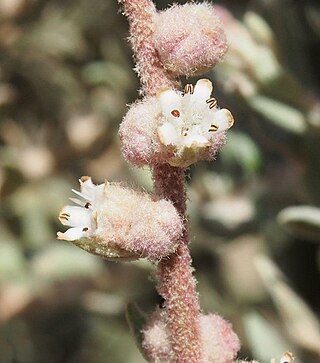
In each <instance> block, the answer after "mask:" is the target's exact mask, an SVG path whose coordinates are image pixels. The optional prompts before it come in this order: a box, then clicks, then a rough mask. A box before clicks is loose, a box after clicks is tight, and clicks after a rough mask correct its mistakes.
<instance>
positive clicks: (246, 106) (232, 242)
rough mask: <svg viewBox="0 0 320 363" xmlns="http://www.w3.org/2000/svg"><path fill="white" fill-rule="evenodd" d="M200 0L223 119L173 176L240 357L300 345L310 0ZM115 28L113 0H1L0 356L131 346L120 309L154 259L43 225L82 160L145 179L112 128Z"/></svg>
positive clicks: (121, 38)
mask: <svg viewBox="0 0 320 363" xmlns="http://www.w3.org/2000/svg"><path fill="white" fill-rule="evenodd" d="M184 2H185V1H181V3H184ZM217 3H219V4H220V5H223V6H225V7H226V8H227V9H228V11H230V14H233V15H232V16H231V17H230V15H228V16H229V20H228V24H226V31H227V33H228V36H229V40H230V49H229V53H228V55H227V57H226V60H225V61H224V63H222V64H221V65H219V66H218V67H217V68H216V69H215V70H214V71H213V72H212V73H210V74H209V75H208V76H209V77H211V78H212V79H213V80H214V83H215V86H216V87H215V92H216V96H217V99H218V100H219V103H220V105H221V106H225V107H227V108H229V109H232V110H233V113H234V115H235V119H236V124H235V126H234V128H233V129H232V131H231V132H230V136H229V142H228V144H227V145H226V147H225V148H224V149H223V150H222V152H221V154H220V155H219V157H218V159H217V161H216V162H214V163H200V164H198V165H197V166H196V167H192V169H191V170H190V178H189V179H188V188H189V195H190V203H189V204H190V205H189V214H190V218H191V221H192V226H191V236H192V239H193V243H192V245H191V248H192V253H193V256H194V265H195V267H196V276H197V278H198V280H199V284H198V287H199V292H200V297H201V303H202V306H203V309H204V311H206V312H209V311H218V312H219V313H221V314H222V315H224V316H225V317H226V318H228V319H229V320H231V321H232V322H233V324H234V327H235V330H236V331H237V333H238V334H239V336H240V337H241V340H242V343H243V348H242V352H241V356H242V357H248V358H250V357H253V356H254V357H255V358H256V359H259V360H261V362H262V363H266V362H268V360H269V358H271V357H279V356H280V355H281V353H282V351H285V350H291V351H293V352H294V353H295V355H296V356H297V357H298V362H300V363H316V362H319V361H320V333H319V313H320V288H319V286H320V246H319V242H320V209H319V208H320V206H319V203H320V188H319V185H320V97H319V92H320V71H319V66H318V65H319V63H320V42H319V38H320V20H319V19H320V6H319V2H318V1H316V0H315V1H311V0H309V1H293V0H251V1H244V0H241V1H232V0H225V1H217ZM167 4H168V2H167V1H158V2H157V5H158V6H159V8H164V7H165V6H167ZM126 36H127V23H126V20H125V19H124V18H123V17H122V16H121V14H120V13H119V11H118V6H117V3H116V1H113V0H112V1H111V0H91V1H87V0H66V1H61V0H0V196H1V204H0V216H1V219H0V230H1V234H0V352H1V354H0V363H13V362H15V363H42V362H47V363H65V362H69V363H82V362H83V363H84V362H92V363H100V362H101V363H103V362H112V363H124V362H125V363H140V362H143V361H144V360H143V358H142V356H141V354H140V353H139V351H138V349H137V347H136V346H135V343H134V339H133V337H132V336H131V333H130V331H129V328H128V325H127V323H126V321H125V310H126V305H127V304H128V303H129V302H136V303H137V304H138V306H139V307H140V308H141V309H142V310H143V311H146V312H148V311H150V310H151V309H153V307H154V306H155V305H156V304H157V303H161V301H159V298H158V297H157V295H156V293H155V289H154V287H153V283H152V281H150V278H149V275H150V273H152V270H153V267H152V266H151V265H150V264H148V263H147V262H145V261H140V262H136V263H132V264H115V263H110V262H104V261H102V260H100V259H99V258H96V257H94V256H90V255H88V254H86V253H85V252H83V251H80V250H78V249H77V248H75V247H73V246H71V245H68V244H67V243H65V242H58V241H56V240H55V233H56V231H57V230H59V229H60V228H61V226H59V224H58V221H57V215H58V212H59V209H60V208H61V207H62V206H63V205H64V204H65V203H66V202H67V200H68V197H69V196H70V190H71V188H72V187H73V188H77V179H78V178H79V177H80V176H81V175H91V176H92V177H93V178H94V180H95V181H96V182H102V181H103V180H104V179H109V180H126V181H127V182H128V183H129V184H130V185H132V184H140V185H142V186H143V187H144V188H146V189H150V188H151V185H152V184H151V181H150V173H149V172H148V170H146V169H134V168H132V167H131V166H129V165H127V164H126V163H125V162H124V161H123V159H122V157H121V154H120V150H119V141H118V138H117V129H118V125H119V122H120V121H121V118H122V116H123V115H124V113H125V110H126V104H127V103H130V102H132V101H134V100H135V99H136V98H137V91H136V90H137V88H138V80H137V78H136V76H135V75H134V73H133V71H132V67H133V64H132V60H131V51H130V49H129V47H128V45H127V42H126V39H125V38H126ZM129 307H131V308H130V309H129V312H128V315H130V314H131V316H132V315H134V311H136V310H137V307H135V305H129Z"/></svg>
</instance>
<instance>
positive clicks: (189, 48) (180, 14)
mask: <svg viewBox="0 0 320 363" xmlns="http://www.w3.org/2000/svg"><path fill="white" fill-rule="evenodd" d="M154 46H155V49H156V50H157V52H158V54H159V57H160V60H161V62H162V64H163V67H164V68H165V69H166V70H167V71H169V72H171V73H172V74H174V75H176V76H181V75H184V76H192V75H196V74H201V73H204V72H206V71H208V70H209V69H210V68H212V67H214V66H215V65H216V64H217V63H219V62H220V61H221V60H222V58H223V56H224V54H225V52H226V50H227V41H226V36H225V33H224V31H223V28H222V23H221V22H220V20H219V18H218V16H217V15H216V12H215V9H214V7H213V6H212V5H211V4H209V3H202V4H185V5H174V6H172V7H171V8H169V9H167V10H165V11H162V12H159V13H158V14H157V16H156V18H155V32H154Z"/></svg>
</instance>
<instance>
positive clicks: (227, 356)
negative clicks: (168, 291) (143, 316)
mask: <svg viewBox="0 0 320 363" xmlns="http://www.w3.org/2000/svg"><path fill="white" fill-rule="evenodd" d="M200 328H201V340H202V358H201V363H232V362H234V359H235V357H236V355H237V352H238V350H239V349H240V343H239V339H238V337H237V335H236V334H235V333H234V332H233V330H232V327H231V324H230V323H228V322H227V321H225V320H224V319H222V318H221V317H220V316H219V315H216V314H209V315H204V314H201V315H200ZM169 334H170V333H169V331H168V328H167V322H166V311H165V309H162V310H161V309H157V310H156V311H155V312H154V313H153V314H152V315H151V317H150V319H149V322H148V323H147V325H146V326H145V329H144V330H143V337H144V338H143V343H142V347H143V349H144V350H145V352H146V354H147V356H148V358H149V360H150V362H153V363H173V362H175V357H174V354H173V351H172V347H171V344H170V335H169Z"/></svg>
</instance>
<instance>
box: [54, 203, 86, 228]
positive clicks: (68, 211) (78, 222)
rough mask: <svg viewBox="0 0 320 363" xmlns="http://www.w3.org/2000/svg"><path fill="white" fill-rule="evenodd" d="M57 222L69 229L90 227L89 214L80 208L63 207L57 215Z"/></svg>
mask: <svg viewBox="0 0 320 363" xmlns="http://www.w3.org/2000/svg"><path fill="white" fill-rule="evenodd" d="M59 220H60V222H61V223H62V224H63V225H66V226H70V227H81V226H82V227H91V214H90V212H89V210H88V209H85V208H82V207H76V206H69V205H67V206H65V207H64V208H63V209H62V211H61V212H60V214H59Z"/></svg>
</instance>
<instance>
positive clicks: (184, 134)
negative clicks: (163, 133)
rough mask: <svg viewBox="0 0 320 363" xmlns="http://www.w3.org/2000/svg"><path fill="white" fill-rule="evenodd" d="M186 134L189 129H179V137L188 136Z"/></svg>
mask: <svg viewBox="0 0 320 363" xmlns="http://www.w3.org/2000/svg"><path fill="white" fill-rule="evenodd" d="M188 132H189V127H183V128H182V129H181V135H182V136H188Z"/></svg>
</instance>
